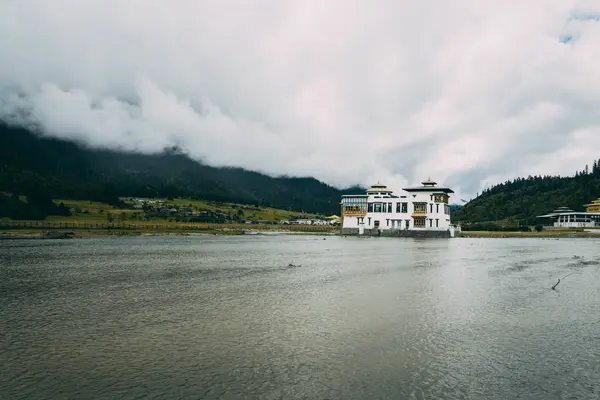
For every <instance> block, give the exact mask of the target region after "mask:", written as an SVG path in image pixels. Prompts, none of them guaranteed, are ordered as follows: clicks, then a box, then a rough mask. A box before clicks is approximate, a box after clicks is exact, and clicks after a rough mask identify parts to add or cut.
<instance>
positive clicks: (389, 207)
mask: <svg viewBox="0 0 600 400" xmlns="http://www.w3.org/2000/svg"><path fill="white" fill-rule="evenodd" d="M387 212H389V213H391V212H392V203H388V210H387Z"/></svg>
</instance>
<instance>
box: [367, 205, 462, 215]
mask: <svg viewBox="0 0 600 400" xmlns="http://www.w3.org/2000/svg"><path fill="white" fill-rule="evenodd" d="M441 205H442V206H443V209H442V210H443V211H444V214H450V207H449V206H448V205H447V204H441ZM434 206H435V207H434ZM434 209H435V212H436V213H439V212H440V204H429V213H430V214H433V213H434V211H433V210H434ZM392 210H393V207H392V203H369V204H367V212H370V213H392V212H393V211H392ZM396 212H397V213H404V214H406V213H407V212H408V203H396ZM414 212H415V213H427V203H414Z"/></svg>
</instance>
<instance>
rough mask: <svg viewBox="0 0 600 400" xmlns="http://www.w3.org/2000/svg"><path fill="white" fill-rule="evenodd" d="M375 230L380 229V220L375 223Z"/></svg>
mask: <svg viewBox="0 0 600 400" xmlns="http://www.w3.org/2000/svg"><path fill="white" fill-rule="evenodd" d="M375 228H379V220H377V221H375Z"/></svg>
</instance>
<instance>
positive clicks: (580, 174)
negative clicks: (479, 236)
mask: <svg viewBox="0 0 600 400" xmlns="http://www.w3.org/2000/svg"><path fill="white" fill-rule="evenodd" d="M599 163H600V160H599V161H594V163H593V166H592V168H591V169H590V168H588V166H586V167H585V169H584V170H582V171H577V172H576V173H575V175H574V176H571V177H560V176H529V177H527V178H517V179H514V180H511V181H507V182H504V183H502V184H499V185H496V186H494V187H491V188H490V189H487V190H485V191H483V193H481V194H480V195H479V196H478V197H476V198H475V199H473V200H471V201H470V202H468V203H467V204H465V205H464V206H462V207H460V208H458V209H456V210H455V211H454V212H453V213H452V219H453V221H455V222H466V223H475V222H492V221H506V220H509V219H512V220H514V221H515V222H516V223H518V224H519V225H535V224H536V223H537V222H539V221H536V218H535V217H536V216H537V215H543V214H546V213H549V212H551V211H552V210H554V209H556V208H558V207H562V206H565V207H569V208H571V209H573V210H575V211H584V210H585V208H584V207H583V205H584V204H587V203H589V202H591V201H592V200H594V199H597V198H598V197H600V165H599Z"/></svg>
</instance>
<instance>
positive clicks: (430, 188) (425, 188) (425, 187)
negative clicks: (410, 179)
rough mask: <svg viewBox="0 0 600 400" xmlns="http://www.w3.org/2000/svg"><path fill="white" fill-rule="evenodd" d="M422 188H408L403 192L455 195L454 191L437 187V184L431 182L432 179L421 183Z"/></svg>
mask: <svg viewBox="0 0 600 400" xmlns="http://www.w3.org/2000/svg"><path fill="white" fill-rule="evenodd" d="M421 185H422V186H413V187H408V188H403V189H402V190H404V191H407V192H442V193H454V190H452V189H450V188H447V187H442V186H437V182H434V181H432V180H431V178H429V179H427V180H425V181H423V182H421Z"/></svg>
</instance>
